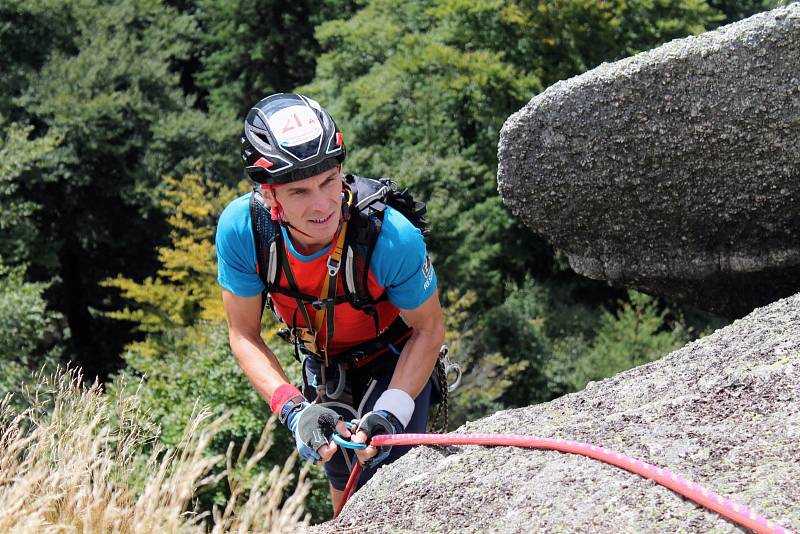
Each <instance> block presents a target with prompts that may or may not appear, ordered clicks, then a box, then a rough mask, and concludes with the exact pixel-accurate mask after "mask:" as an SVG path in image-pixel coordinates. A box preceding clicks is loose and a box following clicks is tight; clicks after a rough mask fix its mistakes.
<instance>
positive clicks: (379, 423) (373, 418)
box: [350, 410, 405, 469]
mask: <svg viewBox="0 0 800 534" xmlns="http://www.w3.org/2000/svg"><path fill="white" fill-rule="evenodd" d="M404 430H405V426H404V425H403V423H401V422H400V421H399V420H398V419H397V417H395V416H394V415H393V414H392V413H390V412H388V411H386V410H378V411H375V412H369V413H368V414H366V415H364V417H362V418H361V421H360V422H359V423H358V428H357V429H356V433H355V435H354V436H353V437H351V438H350V441H352V442H353V443H366V442H367V441H368V440H369V439H370V438H371V437H372V436H377V435H379V434H402V433H403V431H404ZM391 451H392V448H391V447H373V446H372V445H369V446H368V447H367V448H366V449H360V450H358V449H357V450H356V456H357V457H358V461H359V462H361V463H362V464H363V465H364V467H366V468H368V469H369V468H372V467H375V466H377V465H378V464H380V463H381V462H382V461H384V460H385V459H386V458H387V457H388V456H389V453H390V452H391Z"/></svg>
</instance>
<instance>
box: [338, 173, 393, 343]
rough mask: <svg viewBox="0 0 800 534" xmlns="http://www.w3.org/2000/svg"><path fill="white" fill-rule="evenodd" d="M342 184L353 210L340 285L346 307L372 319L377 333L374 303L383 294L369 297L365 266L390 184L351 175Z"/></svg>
mask: <svg viewBox="0 0 800 534" xmlns="http://www.w3.org/2000/svg"><path fill="white" fill-rule="evenodd" d="M386 182H389V181H388V180H386ZM345 183H346V184H347V186H348V187H349V188H350V190H351V191H352V192H353V194H354V196H355V200H354V208H355V209H354V210H353V213H351V217H350V222H349V223H348V229H347V244H346V248H345V254H344V264H343V265H342V269H343V271H344V277H343V286H344V289H345V293H346V295H347V299H348V301H349V302H350V305H351V306H353V308H355V309H357V310H359V311H362V312H364V313H366V314H368V315H371V316H372V317H373V320H374V321H375V329H376V332H377V331H378V316H377V311H376V310H375V304H377V303H378V302H380V301H382V300H385V299H386V294H385V293H384V294H383V295H382V296H381V297H379V298H377V299H374V298H373V297H372V295H370V293H369V266H370V262H371V260H372V253H373V251H374V250H375V244H376V243H377V241H378V235H379V234H380V232H381V225H382V224H383V213H384V211H385V210H386V197H387V194H388V192H389V191H390V190H391V188H392V184H391V183H385V182H384V181H381V180H373V179H371V178H364V177H362V176H355V175H352V174H348V175H347V176H345Z"/></svg>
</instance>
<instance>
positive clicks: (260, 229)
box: [250, 174, 428, 348]
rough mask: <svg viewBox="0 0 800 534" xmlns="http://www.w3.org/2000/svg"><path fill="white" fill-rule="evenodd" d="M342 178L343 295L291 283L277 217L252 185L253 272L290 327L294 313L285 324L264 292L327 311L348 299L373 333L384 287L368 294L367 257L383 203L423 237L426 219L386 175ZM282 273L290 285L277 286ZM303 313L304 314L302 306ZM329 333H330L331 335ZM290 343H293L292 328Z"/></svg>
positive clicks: (419, 207) (285, 333) (287, 335)
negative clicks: (349, 198) (346, 193)
mask: <svg viewBox="0 0 800 534" xmlns="http://www.w3.org/2000/svg"><path fill="white" fill-rule="evenodd" d="M344 181H345V184H346V185H347V187H348V188H349V189H350V191H351V192H352V193H353V196H354V199H353V202H352V208H350V210H349V211H350V213H349V215H350V218H349V220H348V224H347V232H346V234H345V241H344V248H343V252H342V260H341V265H340V266H339V273H338V275H339V276H340V277H341V279H342V286H343V287H344V292H345V294H344V295H340V296H335V289H334V296H333V297H332V298H328V299H322V298H321V297H320V296H319V295H308V294H303V293H300V292H299V291H297V290H294V289H292V288H291V286H296V284H295V283H294V280H293V276H292V274H291V270H290V268H289V263H288V259H287V258H286V250H285V247H284V243H283V234H282V232H281V230H280V227H279V225H278V223H277V221H273V220H272V218H271V216H270V210H269V207H268V206H267V205H266V203H265V201H264V198H263V196H262V195H261V192H260V190H259V189H258V188H256V189H254V190H253V194H252V196H251V198H250V220H251V222H252V230H253V237H254V239H255V245H256V262H257V265H256V271H257V272H258V275H259V278H261V281H262V282H263V283H264V292H263V293H262V302H264V303H265V304H266V305H269V308H270V309H271V310H272V312H273V314H275V316H276V318H278V319H279V320H281V321H282V322H284V323H286V324H287V325H289V326H291V327H292V330H295V328H294V323H295V318H292V321H291V323H290V321H289V320H288V319H289V318H281V317H278V315H277V313H275V308H274V306H273V305H272V300H271V299H270V297H269V294H270V293H281V294H284V295H287V296H290V297H292V298H294V299H296V300H297V301H298V309H300V302H302V303H310V304H312V306H313V307H314V308H315V309H317V310H319V309H322V307H323V306H326V307H329V308H328V309H330V310H332V308H333V307H334V306H335V305H337V304H341V303H343V302H348V303H349V304H350V305H351V306H352V307H353V308H355V309H356V310H359V311H362V312H364V313H366V314H367V315H369V316H371V317H372V318H373V321H374V323H375V335H376V337H377V336H378V335H379V334H380V332H379V326H378V325H379V321H378V314H377V310H376V308H375V305H376V304H377V303H378V302H381V301H383V300H386V299H387V295H386V292H385V291H384V293H383V294H382V295H381V296H380V297H378V298H377V299H374V298H373V297H372V296H371V295H370V294H369V291H368V285H367V284H368V273H369V265H370V260H371V259H372V252H373V250H374V249H375V244H376V242H377V240H378V235H379V234H380V231H381V226H382V224H383V216H384V212H385V211H386V206H391V207H392V208H393V209H396V210H397V211H399V212H400V213H401V214H402V215H403V216H405V217H406V218H407V219H408V220H409V221H410V222H411V224H413V225H414V226H415V227H416V228H418V229H419V230H420V231H421V232H422V235H423V236H426V235H427V234H428V222H427V220H425V212H426V209H427V208H426V206H425V203H423V202H419V201H416V200H414V197H413V195H412V194H411V193H410V192H409V191H408V189H404V190H402V191H398V189H397V183H396V182H394V181H393V180H390V179H388V178H380V179H377V180H374V179H371V178H365V177H362V176H355V175H352V174H348V175H346V176H345V178H344ZM343 209H344V210H346V211H347V210H348V206H347V204H346V203H344V202H343ZM345 215H347V213H346V214H345ZM282 272H285V273H286V277H287V281H288V282H289V285H290V288H284V287H280V286H279V285H278V283H279V282H280V280H281V273H282ZM303 313H305V308H304V307H303ZM328 315H329V317H330V321H331V322H330V323H328V332H333V328H332V322H333V313H329V314H328ZM306 322H307V324H308V318H306ZM280 334H281V337H283V338H284V339H286V340H287V341H290V342H292V340H291V339H290V333H289V332H288V331H285V330H284V331H283V332H281V333H280ZM331 337H333V336H332V335H331ZM294 344H295V347H296V348H297V346H298V340H297V333H296V332H295V340H294Z"/></svg>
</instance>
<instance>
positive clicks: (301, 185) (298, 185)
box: [286, 167, 339, 189]
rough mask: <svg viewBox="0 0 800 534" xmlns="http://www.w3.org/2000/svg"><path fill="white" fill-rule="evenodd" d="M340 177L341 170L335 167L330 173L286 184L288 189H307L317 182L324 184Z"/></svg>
mask: <svg viewBox="0 0 800 534" xmlns="http://www.w3.org/2000/svg"><path fill="white" fill-rule="evenodd" d="M338 175H339V168H338V167H334V168H333V169H331V170H330V171H328V172H325V173H322V174H318V175H316V176H309V177H308V178H303V179H302V180H298V181H296V182H291V183H288V184H286V188H287V189H305V188H307V187H311V186H313V185H314V184H315V183H317V182H323V181H325V180H328V179H330V178H336V177H338Z"/></svg>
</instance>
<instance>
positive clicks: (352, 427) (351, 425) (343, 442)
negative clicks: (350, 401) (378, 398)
mask: <svg viewBox="0 0 800 534" xmlns="http://www.w3.org/2000/svg"><path fill="white" fill-rule="evenodd" d="M344 424H345V426H347V430H349V431H350V432H351V433H352V432H355V431H356V424H355V419H354V420H353V421H345V422H344ZM333 441H334V442H335V443H336V444H337V445H339V446H340V447H344V448H345V449H353V450H361V449H366V448H367V444H366V443H353V442H352V441H350V440H349V439H345V438H344V437H343V436H342V435H341V434H339V433H338V432H336V431H334V432H333Z"/></svg>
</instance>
